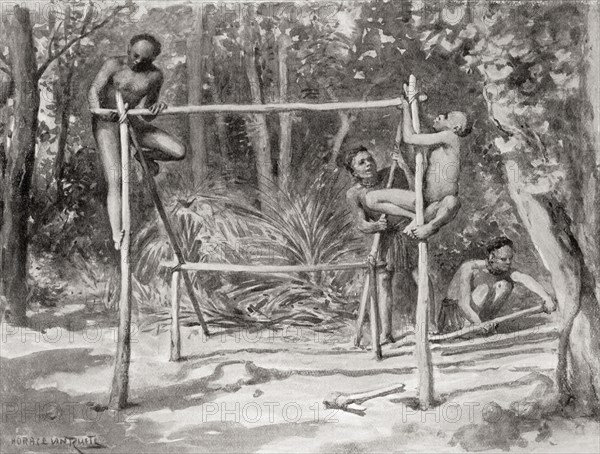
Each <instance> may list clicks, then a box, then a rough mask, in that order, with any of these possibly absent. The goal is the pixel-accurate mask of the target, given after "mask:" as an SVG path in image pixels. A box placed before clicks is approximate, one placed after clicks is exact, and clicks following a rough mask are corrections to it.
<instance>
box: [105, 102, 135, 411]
mask: <svg viewBox="0 0 600 454" xmlns="http://www.w3.org/2000/svg"><path fill="white" fill-rule="evenodd" d="M116 98H117V110H118V112H119V115H122V114H123V113H124V112H125V105H124V103H123V97H122V96H121V93H120V92H118V91H117V95H116ZM119 134H120V138H121V229H122V232H123V241H122V242H121V298H120V300H119V338H118V341H117V356H116V358H115V370H114V376H113V382H112V390H111V394H110V407H111V408H113V409H121V408H125V407H126V406H127V397H128V392H129V362H130V358H131V268H130V264H129V260H130V258H129V242H130V236H131V215H130V207H129V178H130V175H129V130H128V126H127V122H126V121H125V122H123V123H121V124H120V125H119Z"/></svg>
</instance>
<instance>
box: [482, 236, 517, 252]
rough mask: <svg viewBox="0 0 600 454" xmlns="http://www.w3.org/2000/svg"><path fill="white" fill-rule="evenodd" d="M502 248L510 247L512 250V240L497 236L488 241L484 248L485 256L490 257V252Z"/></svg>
mask: <svg viewBox="0 0 600 454" xmlns="http://www.w3.org/2000/svg"><path fill="white" fill-rule="evenodd" d="M504 246H510V247H511V249H514V248H515V247H514V244H513V242H512V240H511V239H510V238H508V237H505V236H499V237H496V238H494V239H493V240H492V241H490V242H489V243H488V245H487V247H486V250H487V254H488V255H490V254H491V253H492V252H494V251H497V250H498V249H500V248H503V247H504Z"/></svg>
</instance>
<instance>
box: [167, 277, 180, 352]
mask: <svg viewBox="0 0 600 454" xmlns="http://www.w3.org/2000/svg"><path fill="white" fill-rule="evenodd" d="M179 278H180V272H179V271H173V274H172V275H171V356H170V358H169V361H179V360H180V359H181V332H180V326H179Z"/></svg>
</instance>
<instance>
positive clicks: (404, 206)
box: [365, 99, 470, 240]
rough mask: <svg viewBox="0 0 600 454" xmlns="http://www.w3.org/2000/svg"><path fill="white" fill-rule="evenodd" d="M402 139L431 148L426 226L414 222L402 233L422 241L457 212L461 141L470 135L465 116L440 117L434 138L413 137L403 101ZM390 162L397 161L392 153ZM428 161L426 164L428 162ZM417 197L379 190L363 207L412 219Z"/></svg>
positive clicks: (389, 190) (426, 169)
mask: <svg viewBox="0 0 600 454" xmlns="http://www.w3.org/2000/svg"><path fill="white" fill-rule="evenodd" d="M402 108H403V116H404V118H403V136H404V142H405V143H407V144H410V145H419V146H433V147H434V148H433V150H432V151H431V152H430V153H429V156H428V158H427V159H426V163H425V172H426V174H425V184H424V193H423V196H424V199H425V204H426V206H425V224H423V225H420V226H417V225H416V222H415V221H414V220H413V222H411V223H410V224H409V225H408V226H407V227H406V228H405V229H404V233H406V234H407V235H408V236H410V237H412V238H416V239H419V240H425V239H427V238H429V237H430V236H431V235H433V234H435V233H436V232H437V231H438V230H439V229H440V228H441V227H442V226H444V225H446V224H447V223H448V222H450V221H451V220H452V219H454V217H455V216H456V214H457V213H458V210H459V209H460V200H459V198H458V176H459V173H460V138H461V137H464V136H466V135H467V134H469V132H470V127H469V125H468V120H467V115H466V114H465V113H464V112H458V111H455V112H450V113H448V114H443V115H439V116H438V117H437V118H436V119H435V120H434V122H433V129H434V130H435V131H436V132H435V133H433V134H417V133H415V131H414V129H413V126H412V122H411V115H410V107H409V103H408V101H407V100H405V99H403V103H402ZM392 157H393V159H398V154H397V153H395V154H394V155H393V156H392ZM427 161H428V162H427ZM415 202H416V194H415V192H414V191H410V190H407V189H398V188H394V189H381V190H377V191H371V192H369V194H368V195H367V196H366V197H365V203H366V206H367V207H368V208H369V209H370V210H373V211H377V212H379V213H386V214H390V215H395V216H405V217H412V218H414V213H415Z"/></svg>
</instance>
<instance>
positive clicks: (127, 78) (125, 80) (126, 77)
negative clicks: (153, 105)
mask: <svg viewBox="0 0 600 454" xmlns="http://www.w3.org/2000/svg"><path fill="white" fill-rule="evenodd" d="M112 79H113V85H114V87H115V88H116V89H118V90H120V91H121V92H124V93H130V94H134V93H136V94H145V93H147V92H148V91H149V89H150V87H151V85H152V82H153V79H154V73H134V72H133V71H131V70H129V69H123V70H120V71H118V72H116V73H115V74H114V75H113V78H112Z"/></svg>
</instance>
